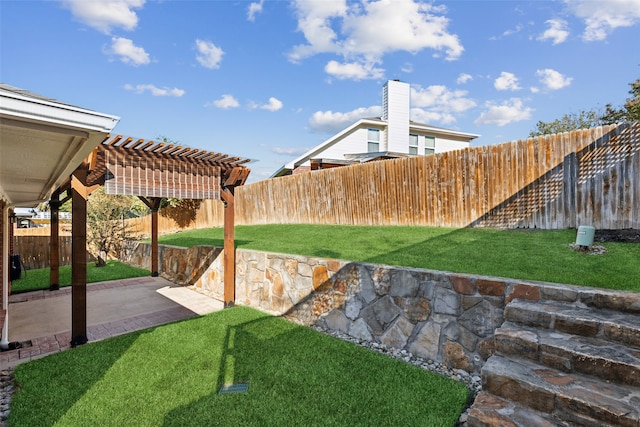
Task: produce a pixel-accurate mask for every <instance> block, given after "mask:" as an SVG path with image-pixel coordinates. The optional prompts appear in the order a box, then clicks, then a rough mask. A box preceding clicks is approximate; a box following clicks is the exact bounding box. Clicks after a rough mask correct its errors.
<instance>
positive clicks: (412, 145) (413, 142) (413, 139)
mask: <svg viewBox="0 0 640 427" xmlns="http://www.w3.org/2000/svg"><path fill="white" fill-rule="evenodd" d="M409 154H413V155H416V156H417V155H418V135H409Z"/></svg>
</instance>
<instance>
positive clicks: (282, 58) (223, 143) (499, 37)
mask: <svg viewBox="0 0 640 427" xmlns="http://www.w3.org/2000/svg"><path fill="white" fill-rule="evenodd" d="M639 42H640V0H602V1H593V0H589V1H584V0H566V1H481V0H480V1H450V2H430V1H417V0H380V1H346V0H335V1H334V0H306V1H268V0H265V1H205V0H200V1H188V0H175V1H171V0H160V1H156V0H146V1H145V0H111V1H106V0H104V1H103V0H64V1H56V0H50V1H7V0H0V81H2V82H3V83H7V84H10V85H13V86H17V87H20V88H23V89H27V90H30V91H32V92H35V93H39V94H42V95H45V96H48V97H51V98H56V99H58V100H60V101H63V102H67V103H71V104H74V105H78V106H81V107H85V108H88V109H92V110H96V111H99V112H102V113H108V114H114V115H117V116H120V117H121V120H120V123H119V124H118V125H117V126H116V128H115V129H114V133H115V134H122V135H125V136H132V137H134V138H145V139H147V140H155V139H157V138H159V137H167V138H169V139H171V140H174V141H178V142H179V143H180V145H183V146H189V147H193V148H202V149H206V150H210V151H216V152H223V153H229V154H233V155H237V156H241V157H248V158H251V159H255V160H257V161H256V162H254V163H252V164H251V165H250V168H251V169H252V173H251V176H250V179H249V182H253V181H258V180H261V179H265V178H267V177H269V176H270V175H271V174H272V173H274V172H275V171H276V170H277V169H278V168H279V167H280V166H282V165H283V164H284V163H286V162H287V161H289V160H291V159H292V158H295V157H297V156H298V155H300V154H302V153H304V152H305V151H307V150H308V149H309V148H311V147H313V146H315V145H316V144H318V143H320V142H322V141H324V140H325V139H326V138H328V137H329V136H331V135H332V134H333V133H335V132H337V131H339V130H341V129H343V128H344V127H346V126H348V125H350V124H352V123H353V122H355V121H356V120H358V119H359V118H362V117H374V116H378V115H380V112H381V93H382V85H383V84H384V83H385V82H386V81H387V80H389V79H400V80H402V81H405V82H408V83H410V84H411V88H412V91H411V102H412V115H411V118H412V119H413V120H415V121H418V122H423V123H428V124H431V125H435V126H442V127H447V128H451V129H456V130H460V131H463V132H470V133H475V134H479V135H481V136H480V137H479V138H478V139H476V140H474V142H473V143H472V145H473V146H475V145H488V144H496V143H500V142H506V141H512V140H516V139H520V138H526V137H527V135H528V134H529V132H530V131H531V130H533V129H534V128H535V124H536V122H537V121H539V120H542V121H551V120H554V119H556V118H560V117H561V116H562V115H563V114H566V113H577V112H579V111H581V110H583V109H601V108H604V106H605V105H606V104H607V103H612V104H614V105H616V106H619V105H622V104H623V103H624V101H625V99H626V98H627V97H629V94H628V91H629V89H630V87H629V83H631V82H633V81H635V80H636V79H637V78H638V77H640V48H638V43H639Z"/></svg>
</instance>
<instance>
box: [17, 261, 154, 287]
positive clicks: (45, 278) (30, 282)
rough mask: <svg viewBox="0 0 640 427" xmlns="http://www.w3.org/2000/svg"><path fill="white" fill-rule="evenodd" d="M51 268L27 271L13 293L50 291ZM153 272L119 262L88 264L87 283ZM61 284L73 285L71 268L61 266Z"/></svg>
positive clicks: (145, 274)
mask: <svg viewBox="0 0 640 427" xmlns="http://www.w3.org/2000/svg"><path fill="white" fill-rule="evenodd" d="M49 273H50V269H49V268H39V269H36V270H27V271H26V274H25V273H23V277H22V278H21V279H20V280H16V281H13V282H11V292H12V293H14V294H15V293H20V292H30V291H37V290H40V289H49ZM150 274H151V272H150V271H149V270H144V269H142V268H136V267H132V266H130V265H127V264H123V263H121V262H118V261H107V265H105V266H104V267H96V266H95V264H94V263H87V282H88V283H94V282H104V281H107V280H118V279H126V278H128V277H143V276H149V275H150ZM59 278H60V283H59V285H60V286H61V287H62V286H69V285H71V266H70V265H62V266H60V276H59Z"/></svg>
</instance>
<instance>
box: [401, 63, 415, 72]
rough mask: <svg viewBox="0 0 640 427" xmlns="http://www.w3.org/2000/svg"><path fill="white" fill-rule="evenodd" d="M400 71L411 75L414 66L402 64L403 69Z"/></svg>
mask: <svg viewBox="0 0 640 427" xmlns="http://www.w3.org/2000/svg"><path fill="white" fill-rule="evenodd" d="M400 70H401V71H402V72H403V73H407V74H411V73H413V64H412V63H411V62H405V63H404V64H402V68H401V69H400Z"/></svg>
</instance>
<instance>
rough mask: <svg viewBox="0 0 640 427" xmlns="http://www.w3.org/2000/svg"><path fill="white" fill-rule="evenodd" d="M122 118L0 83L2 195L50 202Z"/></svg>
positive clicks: (18, 201)
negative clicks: (55, 190)
mask: <svg viewBox="0 0 640 427" xmlns="http://www.w3.org/2000/svg"><path fill="white" fill-rule="evenodd" d="M119 120H120V119H119V117H117V116H113V115H109V114H103V113H98V112H95V111H91V110H87V109H84V108H80V107H75V106H72V105H68V104H64V103H61V102H59V101H56V100H51V99H47V98H44V97H42V96H40V95H36V94H32V93H30V92H27V91H24V90H21V89H17V88H14V87H11V86H8V85H4V84H0V196H2V197H3V198H4V199H5V200H7V201H8V202H9V203H11V204H13V205H15V206H24V207H32V206H35V205H37V204H38V203H40V202H42V201H44V200H47V199H48V198H49V197H50V194H51V192H52V191H53V190H54V189H55V188H56V187H58V186H59V185H60V184H62V182H63V181H64V180H65V179H67V178H68V177H69V175H70V174H71V173H72V172H73V171H74V170H75V168H76V167H77V166H78V165H79V164H80V163H81V162H82V160H83V159H85V158H86V157H87V156H88V155H89V153H91V151H92V150H93V149H94V148H95V147H96V146H97V145H99V144H100V143H101V142H102V141H103V140H104V139H105V138H106V137H107V135H108V134H109V132H111V130H112V129H113V128H114V126H115V125H116V124H117V123H118V121H119Z"/></svg>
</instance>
